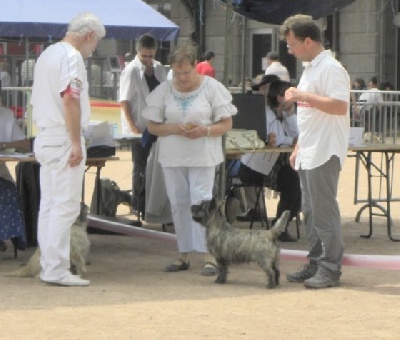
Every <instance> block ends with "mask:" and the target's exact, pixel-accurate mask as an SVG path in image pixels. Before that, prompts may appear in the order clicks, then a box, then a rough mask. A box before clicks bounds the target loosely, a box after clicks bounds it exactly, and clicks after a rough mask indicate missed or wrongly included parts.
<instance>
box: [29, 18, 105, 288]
mask: <svg viewBox="0 0 400 340" xmlns="http://www.w3.org/2000/svg"><path fill="white" fill-rule="evenodd" d="M104 36H105V28H104V26H103V24H102V23H101V21H100V19H99V18H98V17H97V16H95V15H94V14H91V13H82V14H79V15H77V16H76V17H75V18H74V19H72V20H71V22H70V24H69V25H68V28H67V32H66V34H65V36H64V38H63V39H62V40H61V41H60V42H57V43H55V44H53V45H51V46H49V47H48V48H47V49H46V50H45V51H44V52H42V54H41V55H40V57H39V58H38V60H37V62H36V66H35V75H34V82H33V88H32V98H31V104H32V109H33V120H34V122H35V124H36V127H37V130H38V132H37V136H36V139H35V143H34V152H35V156H36V159H37V160H38V162H39V163H40V191H41V199H40V211H39V220H38V241H39V247H40V251H41V257H40V264H41V267H42V270H41V272H40V279H41V280H42V281H43V282H46V283H51V284H56V285H61V286H88V285H89V284H90V281H89V280H84V279H82V278H81V277H80V276H79V275H72V274H71V272H70V234H71V231H70V230H71V225H72V224H73V223H74V221H75V220H76V218H77V216H78V215H79V213H80V202H81V196H82V183H83V176H84V172H85V161H86V146H85V140H84V137H83V130H84V129H85V128H86V127H87V126H88V124H89V120H90V102H89V88H88V80H87V74H86V67H85V62H84V59H87V58H89V57H90V56H91V54H92V53H93V52H94V51H95V49H96V47H97V44H98V42H99V40H100V39H102V38H103V37H104Z"/></svg>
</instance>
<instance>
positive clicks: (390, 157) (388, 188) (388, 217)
mask: <svg viewBox="0 0 400 340" xmlns="http://www.w3.org/2000/svg"><path fill="white" fill-rule="evenodd" d="M394 156H395V153H394V152H393V153H392V154H391V155H389V152H385V161H386V199H387V206H386V209H387V212H386V221H387V222H386V223H387V234H388V236H389V239H390V240H391V241H394V242H400V239H399V238H394V237H393V236H392V225H393V221H392V217H391V200H392V188H391V167H390V165H391V163H392V162H394Z"/></svg>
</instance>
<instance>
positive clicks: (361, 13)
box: [147, 0, 399, 84]
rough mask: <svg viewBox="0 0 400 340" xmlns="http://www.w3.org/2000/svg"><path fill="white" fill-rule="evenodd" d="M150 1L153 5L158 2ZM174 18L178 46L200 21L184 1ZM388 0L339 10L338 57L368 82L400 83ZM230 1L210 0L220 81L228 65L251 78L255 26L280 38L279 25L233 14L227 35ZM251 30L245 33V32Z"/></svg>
mask: <svg viewBox="0 0 400 340" xmlns="http://www.w3.org/2000/svg"><path fill="white" fill-rule="evenodd" d="M156 2H159V1H157V0H149V1H147V3H149V4H150V3H156ZM170 3H171V12H170V19H171V20H172V21H173V22H175V23H176V24H177V25H178V26H180V29H181V31H180V37H179V39H178V44H182V43H186V42H188V41H189V40H190V39H189V37H190V34H191V32H192V31H193V27H194V26H193V25H194V23H192V22H191V20H190V17H189V15H188V13H187V11H186V9H185V7H184V6H183V5H182V2H181V0H171V1H170ZM393 5H394V6H395V9H394V11H393V10H392V3H391V2H390V1H389V2H388V1H387V0H356V1H354V2H353V3H352V4H350V5H348V6H346V7H345V8H343V9H341V10H340V11H339V12H338V14H337V15H338V37H337V39H338V40H337V41H338V50H337V51H335V52H336V56H337V58H338V59H339V60H340V61H341V62H342V64H343V65H345V67H346V68H347V70H348V72H349V74H350V76H351V78H352V79H355V78H358V77H361V78H363V79H365V80H366V81H368V79H370V78H371V77H372V76H377V77H378V81H379V82H383V81H390V82H391V83H393V84H396V82H397V78H398V77H399V75H398V73H399V70H398V66H397V64H398V61H397V60H398V58H397V56H398V53H399V52H398V42H397V39H398V38H397V37H398V27H396V25H395V24H394V16H395V14H396V11H398V9H397V2H396V1H393ZM225 14H226V10H225V5H224V4H222V3H221V2H220V1H217V0H212V1H211V0H205V23H204V24H205V50H213V51H214V52H215V53H216V60H215V67H216V71H217V79H219V80H222V79H223V74H224V67H225V63H226V61H227V60H228V62H229V66H228V69H227V72H228V77H229V79H230V80H231V81H232V82H233V83H235V84H238V83H239V82H240V81H241V80H242V79H243V78H244V77H246V76H249V70H250V55H249V43H250V41H249V39H250V32H251V31H252V30H258V29H266V28H271V29H272V30H273V31H274V32H275V33H274V34H275V41H279V37H278V26H276V25H269V24H265V23H260V22H256V21H253V20H247V19H246V20H243V18H242V17H240V16H238V15H235V16H233V17H232V18H230V20H229V23H230V25H231V26H230V28H231V34H230V35H227V34H226V28H225V25H226V18H225ZM243 29H245V34H244V37H242V30H243ZM228 39H230V45H231V48H230V50H229V51H228V56H229V58H228V59H227V56H226V55H225V46H226V43H227V42H229V40H228ZM296 70H297V72H296V76H297V78H298V77H299V76H300V74H301V71H302V66H301V63H300V62H297V67H296Z"/></svg>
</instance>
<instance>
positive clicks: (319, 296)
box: [0, 151, 400, 339]
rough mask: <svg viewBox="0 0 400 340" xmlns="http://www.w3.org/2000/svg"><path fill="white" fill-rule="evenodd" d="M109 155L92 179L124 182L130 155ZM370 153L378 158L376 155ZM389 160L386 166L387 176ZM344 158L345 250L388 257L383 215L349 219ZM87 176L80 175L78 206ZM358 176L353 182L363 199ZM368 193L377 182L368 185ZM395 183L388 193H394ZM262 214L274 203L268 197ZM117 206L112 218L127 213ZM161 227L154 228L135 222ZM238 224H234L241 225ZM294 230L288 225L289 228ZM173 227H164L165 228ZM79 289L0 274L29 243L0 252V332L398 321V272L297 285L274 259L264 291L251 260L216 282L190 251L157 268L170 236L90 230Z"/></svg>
mask: <svg viewBox="0 0 400 340" xmlns="http://www.w3.org/2000/svg"><path fill="white" fill-rule="evenodd" d="M118 155H119V156H120V157H121V160H120V161H118V162H109V163H108V164H107V166H106V168H105V169H103V172H102V176H103V177H110V178H112V179H114V180H116V181H117V182H118V183H119V184H120V186H121V187H122V188H126V189H127V188H129V186H130V171H131V162H130V153H129V152H127V151H122V152H119V154H118ZM377 160H379V159H377ZM398 166H399V164H396V168H395V173H396V172H397V169H398ZM354 168H355V167H354V158H348V159H347V163H346V165H345V168H344V170H343V173H342V176H341V182H340V192H339V202H340V207H341V212H342V218H343V232H344V238H345V242H346V254H380V255H398V254H399V244H398V243H396V242H392V241H390V240H389V239H388V237H387V234H386V225H385V220H384V219H383V218H382V217H375V218H374V230H373V236H372V237H371V238H370V239H364V238H361V237H360V236H359V235H360V234H363V233H365V232H366V231H367V229H368V224H367V215H366V212H364V213H363V215H362V218H361V222H360V223H355V222H354V217H355V215H356V212H357V211H358V209H359V208H360V207H361V206H362V204H358V205H354V204H353V198H354ZM93 180H94V173H92V171H91V170H90V171H89V173H88V174H87V181H86V192H87V195H86V196H87V203H89V202H90V196H91V192H92V189H93V184H92V183H93ZM365 184H366V180H365V176H364V174H362V176H361V182H360V185H362V186H363V188H362V190H361V192H362V194H364V197H365V188H364V187H365ZM374 189H375V193H378V189H379V181H378V180H375V183H374ZM399 189H400V188H399V186H398V183H397V184H396V183H395V185H394V189H393V190H394V195H395V196H396V195H397V197H399V195H398V191H399ZM267 204H268V213H269V216H270V217H272V216H273V214H274V211H275V206H276V200H273V199H269V200H268V201H267ZM124 209H125V208H124V207H121V208H120V209H119V211H118V214H119V215H120V216H125V217H128V218H132V216H129V215H128V212H127V211H126V210H124ZM392 209H393V214H394V216H393V218H394V225H395V227H394V234H395V235H398V236H399V237H400V228H398V227H399V226H400V218H399V209H398V203H393V205H392ZM143 227H144V228H146V229H153V230H157V231H161V227H160V226H157V225H153V226H146V225H144V226H143ZM242 227H243V225H242ZM292 228H293V229H292V230H293V234H294V226H293V227H292ZM301 231H302V234H301V239H300V240H299V241H298V242H297V243H293V244H287V243H286V244H283V248H284V249H299V250H305V249H306V244H305V237H304V230H303V229H302V230H301ZM169 232H173V230H169ZM90 240H91V242H92V247H91V255H90V261H91V265H90V266H89V267H88V274H87V278H88V279H90V280H91V282H92V284H91V286H90V287H86V288H62V287H53V286H49V285H46V284H43V283H41V282H40V281H39V280H38V279H37V278H31V279H17V278H9V277H4V276H3V274H4V273H6V272H9V271H12V270H15V269H17V268H18V267H19V266H20V265H21V264H23V263H24V262H26V261H27V260H28V259H29V257H30V255H31V254H32V253H33V251H34V249H28V250H26V251H24V252H19V254H18V258H17V259H13V258H12V249H11V246H10V245H9V250H8V251H7V252H6V253H1V254H0V259H1V261H0V290H1V295H0V296H1V297H0V302H1V307H2V308H1V312H0V320H1V324H0V339H22V338H24V339H39V338H40V339H67V338H68V339H78V338H79V339H131V338H132V339H265V338H273V339H289V338H299V339H396V338H399V335H398V334H400V333H399V331H400V324H399V316H398V312H399V309H400V271H389V270H380V269H371V268H359V267H354V266H344V267H343V276H342V285H341V287H339V288H334V289H326V290H320V291H315V290H306V289H305V288H303V287H302V285H300V284H292V283H289V282H287V281H286V279H285V275H286V273H288V272H289V271H291V270H294V269H297V268H298V267H299V266H300V265H301V264H302V263H301V262H295V261H289V260H286V259H283V260H282V262H281V272H282V279H281V285H280V286H279V287H278V288H276V289H274V290H267V289H265V284H264V283H265V280H264V274H263V273H262V272H261V270H259V268H257V267H256V266H254V265H242V266H236V267H232V269H231V274H230V276H229V277H228V282H227V283H226V284H225V285H217V284H215V283H214V282H213V278H209V277H203V276H201V275H200V270H201V264H202V258H201V257H200V256H193V257H192V259H191V264H192V265H191V268H190V270H188V271H187V272H180V273H164V272H163V268H164V266H165V265H167V264H169V263H170V261H171V260H174V259H175V256H176V246H175V244H174V242H173V241H162V240H160V239H159V238H155V237H130V236H117V235H98V234H96V235H95V234H91V235H90Z"/></svg>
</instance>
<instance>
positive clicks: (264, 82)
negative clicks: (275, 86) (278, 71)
mask: <svg viewBox="0 0 400 340" xmlns="http://www.w3.org/2000/svg"><path fill="white" fill-rule="evenodd" d="M276 80H279V77H278V76H277V75H275V74H268V75H266V76H263V77H262V78H261V81H260V82H259V83H258V84H254V85H253V86H252V87H251V89H252V90H253V91H258V92H259V93H260V94H263V95H266V94H267V92H268V85H269V84H270V83H272V82H273V81H276Z"/></svg>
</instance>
